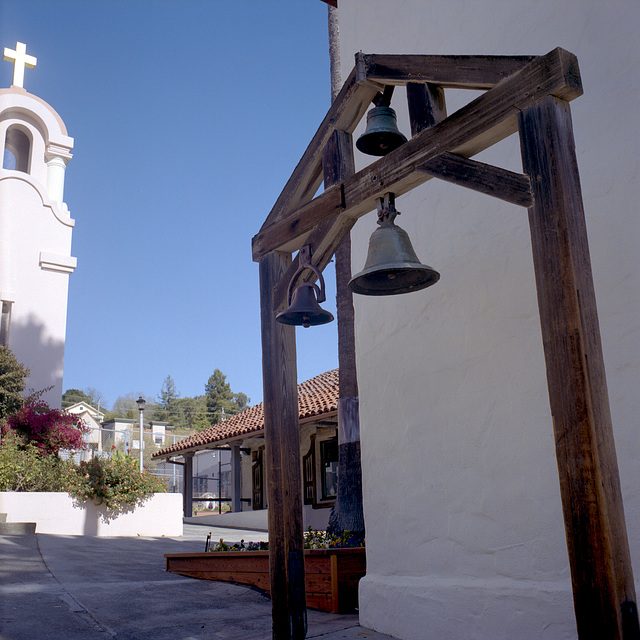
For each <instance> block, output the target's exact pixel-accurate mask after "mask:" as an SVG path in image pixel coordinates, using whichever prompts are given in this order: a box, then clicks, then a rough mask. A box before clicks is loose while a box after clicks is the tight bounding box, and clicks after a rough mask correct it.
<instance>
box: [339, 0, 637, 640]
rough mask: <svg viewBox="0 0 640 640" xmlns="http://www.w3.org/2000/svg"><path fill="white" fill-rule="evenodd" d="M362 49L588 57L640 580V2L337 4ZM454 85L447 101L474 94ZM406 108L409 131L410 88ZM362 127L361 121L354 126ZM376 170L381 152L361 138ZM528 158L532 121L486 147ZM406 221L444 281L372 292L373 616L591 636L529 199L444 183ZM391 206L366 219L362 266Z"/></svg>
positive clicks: (515, 634) (369, 603)
mask: <svg viewBox="0 0 640 640" xmlns="http://www.w3.org/2000/svg"><path fill="white" fill-rule="evenodd" d="M339 4H340V9H339V19H340V30H341V34H340V36H341V58H342V73H343V78H346V76H347V74H348V72H349V71H350V70H351V68H352V67H353V54H354V53H355V52H357V51H364V52H365V53H432V54H496V55H516V54H545V53H547V52H548V51H550V50H552V49H554V48H555V47H557V46H561V47H563V48H565V49H568V50H569V51H571V52H573V53H575V54H576V55H577V57H578V60H579V63H580V69H581V73H582V79H583V86H584V90H585V94H584V95H583V96H582V97H580V98H578V99H577V100H575V101H573V102H572V103H571V108H572V114H573V122H574V132H575V138H576V147H577V155H578V163H579V168H580V173H581V181H582V190H583V196H584V199H585V212H586V217H587V227H588V232H589V239H590V247H591V258H592V266H593V272H594V280H595V288H596V296H597V300H598V308H599V315H600V324H601V331H602V339H603V345H604V355H605V363H606V367H607V375H608V383H609V395H610V400H611V410H612V416H613V424H614V434H615V438H616V445H617V451H618V458H619V467H620V475H621V481H622V489H623V497H624V501H625V511H626V518H627V528H628V532H629V540H630V544H631V553H632V561H633V564H634V567H635V570H636V583H637V582H638V580H637V578H638V577H640V438H638V416H639V415H640V394H638V392H637V390H638V388H639V387H640V339H639V336H638V333H639V332H640V300H639V292H640V264H639V263H640V257H639V255H640V252H638V241H639V240H640V233H639V224H640V223H639V221H638V214H637V209H638V205H637V203H638V201H639V196H640V194H639V193H638V186H637V185H638V179H637V178H638V168H639V167H638V164H639V163H638V154H637V149H638V147H639V144H640V140H639V127H638V116H637V105H638V104H639V103H640V100H639V98H640V95H639V88H638V87H639V86H640V84H639V82H638V68H639V66H640V65H639V63H640V60H639V57H640V48H639V47H638V45H637V33H638V30H639V27H640V12H639V11H638V10H637V6H635V3H633V2H622V1H614V2H611V3H601V2H599V1H597V0H580V1H578V0H487V1H485V2H473V1H470V0H462V1H459V2H448V1H445V0H431V1H430V2H424V1H423V0H405V1H404V2H402V3H390V2H384V1H382V0H340V3H339ZM461 93H462V92H453V91H448V92H447V102H448V109H449V112H450V113H451V112H453V111H454V110H455V108H457V106H460V105H461V104H463V103H464V102H466V101H467V100H466V98H464V97H463V96H461V95H460V94H461ZM392 106H394V108H395V109H396V111H397V112H398V122H399V126H400V128H401V130H403V131H404V132H405V134H408V133H409V124H408V116H407V112H406V104H405V102H404V91H403V90H398V89H397V90H396V93H395V94H394V99H393V103H392ZM362 130H364V123H362V125H361V127H360V129H359V130H358V131H357V132H356V134H355V136H354V138H357V136H358V135H359V133H361V132H362ZM356 156H357V157H356V163H357V165H358V167H362V166H364V165H365V164H367V163H369V162H370V161H371V158H370V157H367V156H363V155H361V154H359V153H358V152H356ZM477 158H478V159H481V160H484V161H486V162H492V163H494V164H498V165H501V166H504V167H506V168H509V169H512V170H516V171H521V169H522V167H521V162H520V151H519V143H518V139H517V136H513V137H512V138H510V139H509V140H507V141H505V142H503V143H501V144H500V145H498V146H497V147H496V148H494V149H493V150H490V151H489V152H485V153H484V154H482V155H480V156H478V157H477ZM396 204H397V208H398V210H399V211H401V212H402V215H401V216H400V217H399V218H398V220H397V222H398V224H399V226H401V227H403V228H404V229H405V230H407V231H408V233H409V235H410V236H411V238H412V241H413V244H414V247H415V249H416V251H417V253H418V256H419V257H420V258H421V259H422V261H423V262H425V263H427V264H429V265H431V266H433V267H434V268H436V269H437V270H438V271H439V272H440V273H441V274H442V277H441V280H440V282H439V283H438V284H437V285H435V286H434V287H432V288H429V289H426V290H424V291H422V292H417V293H412V294H409V295H404V296H393V297H389V298H377V297H374V298H367V297H363V296H356V340H357V356H358V381H359V389H360V419H361V438H362V464H363V484H364V507H365V518H366V525H367V565H368V566H367V576H366V577H365V578H364V579H363V580H362V582H361V587H360V590H361V598H360V617H361V623H362V624H363V625H365V626H368V627H372V628H375V629H378V630H380V631H382V632H386V633H389V634H391V635H393V636H394V637H397V638H402V639H405V640H430V639H437V640H445V639H447V638H450V639H456V640H457V639H459V638H482V639H485V638H486V639H489V638H490V639H491V640H499V639H507V638H508V639H509V640H512V639H513V638H518V639H519V640H527V639H529V638H531V639H533V638H553V639H554V640H556V639H560V638H575V637H576V635H577V634H576V630H575V618H574V614H573V605H572V595H571V585H570V574H569V566H568V557H567V551H566V542H565V535H564V527H563V519H562V511H561V505H560V492H559V487H558V474H557V467H556V462H555V451H554V439H553V433H552V424H551V415H550V410H549V405H548V395H547V388H546V377H545V368H544V358H543V352H542V342H541V336H540V326H539V319H538V309H537V301H536V293H535V282H534V275H533V268H532V257H531V248H530V238H529V228H528V221H527V214H526V211H525V210H524V209H519V208H518V207H515V206H511V205H508V204H504V203H502V202H500V201H498V200H495V199H492V198H490V197H488V196H483V195H480V194H476V193H473V192H471V191H468V190H465V189H463V188H461V187H455V186H453V185H449V184H445V183H442V182H438V181H437V180H432V181H430V182H429V183H427V184H426V185H424V186H423V187H421V188H419V189H417V190H415V191H414V192H412V193H411V194H409V195H407V196H403V197H401V198H399V199H398V201H397V203H396ZM375 226H376V225H375V215H374V214H373V213H372V214H371V215H369V216H365V217H364V218H362V219H361V220H360V221H359V222H358V224H357V225H356V227H355V229H354V232H353V270H354V272H357V271H359V270H360V269H361V268H362V265H363V264H364V260H365V256H366V249H367V244H368V238H369V235H370V234H371V232H372V231H373V230H374V228H375Z"/></svg>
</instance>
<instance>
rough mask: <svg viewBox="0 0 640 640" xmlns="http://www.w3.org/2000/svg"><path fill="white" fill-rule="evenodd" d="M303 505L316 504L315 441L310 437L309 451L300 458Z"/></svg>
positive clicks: (313, 437)
mask: <svg viewBox="0 0 640 640" xmlns="http://www.w3.org/2000/svg"><path fill="white" fill-rule="evenodd" d="M302 473H303V478H302V481H303V500H304V504H315V503H316V439H315V436H311V444H310V445H309V451H308V452H307V454H306V455H304V456H303V457H302Z"/></svg>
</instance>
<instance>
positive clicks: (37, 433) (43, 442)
mask: <svg viewBox="0 0 640 640" xmlns="http://www.w3.org/2000/svg"><path fill="white" fill-rule="evenodd" d="M87 431H88V427H87V426H86V425H85V424H84V422H83V421H82V419H81V418H80V417H79V416H77V415H72V414H70V413H63V412H62V411H60V409H54V408H53V407H50V406H49V405H48V404H47V403H46V402H43V401H42V400H38V399H36V398H33V397H32V398H28V399H27V400H26V401H25V404H24V406H23V407H21V408H20V409H18V410H17V411H16V412H15V413H13V414H12V415H10V416H8V417H7V419H6V421H4V422H3V424H2V436H3V438H4V436H5V435H7V434H9V433H14V434H17V435H18V436H21V437H22V438H24V439H26V440H27V441H28V442H29V443H31V444H33V445H34V446H35V447H37V448H38V449H39V450H40V452H41V453H44V454H57V453H58V452H59V451H60V449H76V450H77V449H85V448H86V444H85V443H84V441H83V440H82V437H83V436H84V434H85V433H86V432H87Z"/></svg>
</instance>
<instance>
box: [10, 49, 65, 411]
mask: <svg viewBox="0 0 640 640" xmlns="http://www.w3.org/2000/svg"><path fill="white" fill-rule="evenodd" d="M4 59H5V60H7V61H9V62H13V63H14V76H13V84H12V85H11V87H9V88H8V89H0V144H2V151H3V154H2V155H3V160H2V169H1V170H0V304H1V305H2V320H1V323H0V344H3V345H6V346H8V347H9V348H10V349H11V350H12V351H13V352H14V353H15V355H16V357H17V358H18V360H19V361H20V362H22V363H24V364H25V365H26V366H27V367H29V368H30V369H31V377H30V378H29V379H28V380H27V388H28V389H34V390H40V389H44V388H47V387H51V390H50V391H48V392H47V393H46V394H45V395H44V396H43V399H44V400H46V401H47V402H48V403H49V404H50V405H51V406H53V407H60V402H61V397H62V373H63V364H64V344H65V334H66V321H67V293H68V285H69V275H70V274H71V273H73V271H74V269H75V267H76V259H75V258H73V257H71V234H72V231H73V226H74V224H75V222H74V220H73V219H72V218H71V215H70V214H69V209H68V208H67V205H66V204H65V203H64V201H63V193H64V178H65V169H66V166H67V163H68V162H69V160H70V159H71V149H72V148H73V138H70V137H69V136H68V135H67V129H66V127H65V124H64V122H63V121H62V119H61V118H60V116H59V115H58V114H57V113H56V112H55V110H54V109H53V108H52V107H51V106H50V105H48V104H47V103H46V102H44V100H42V99H41V98H39V97H37V96H35V95H32V94H30V93H28V92H27V91H26V90H25V89H24V88H23V79H24V68H25V67H28V68H33V66H35V64H36V59H35V58H33V57H32V56H29V55H27V54H26V52H25V46H24V45H23V44H22V43H17V45H16V48H15V50H11V49H9V48H5V50H4Z"/></svg>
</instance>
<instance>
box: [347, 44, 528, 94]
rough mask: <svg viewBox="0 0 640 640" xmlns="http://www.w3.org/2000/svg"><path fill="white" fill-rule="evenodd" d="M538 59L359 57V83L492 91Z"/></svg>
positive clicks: (390, 55)
mask: <svg viewBox="0 0 640 640" xmlns="http://www.w3.org/2000/svg"><path fill="white" fill-rule="evenodd" d="M536 57H537V56H441V55H399V54H377V53H376V54H366V53H358V54H356V60H357V61H358V59H359V62H360V63H359V64H356V68H357V69H358V70H359V73H358V77H357V78H358V80H359V81H361V82H364V81H368V82H377V83H379V84H383V85H405V84H407V83H408V82H430V83H433V84H437V85H440V86H442V87H450V88H459V89H490V88H491V87H493V86H495V85H496V84H498V83H499V82H501V81H502V80H504V79H505V78H506V77H508V76H510V75H512V74H513V73H516V72H517V71H520V69H522V68H523V67H524V66H526V65H527V64H529V63H530V62H531V61H532V60H535V58H536Z"/></svg>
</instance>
